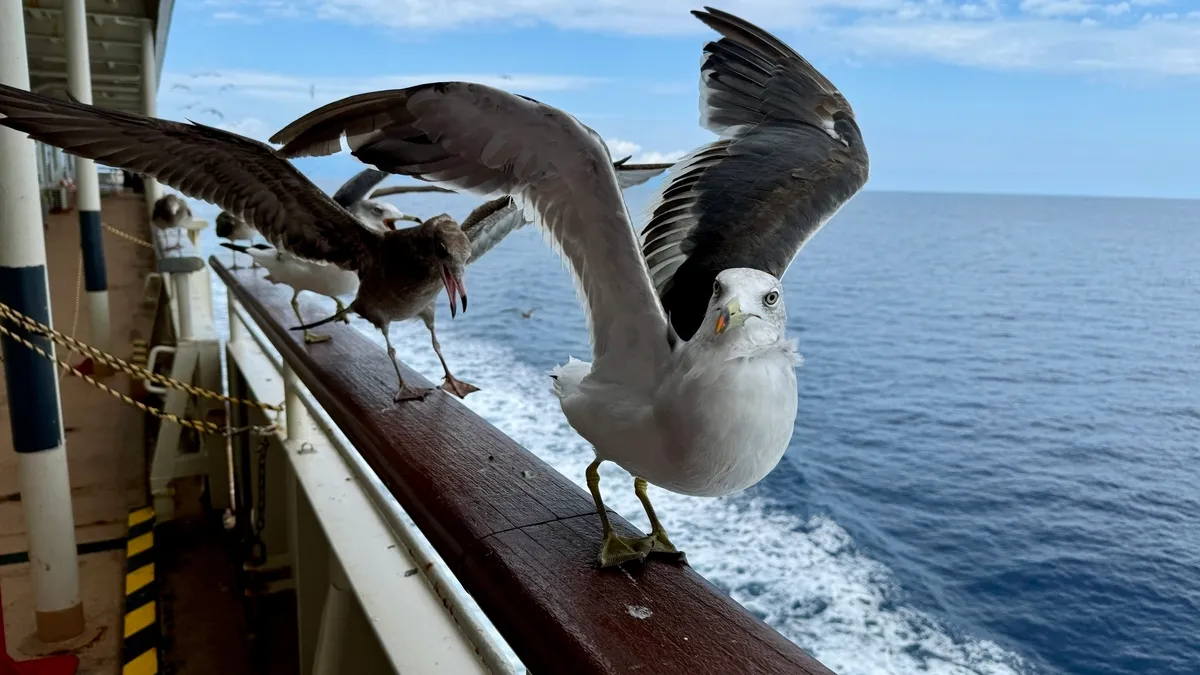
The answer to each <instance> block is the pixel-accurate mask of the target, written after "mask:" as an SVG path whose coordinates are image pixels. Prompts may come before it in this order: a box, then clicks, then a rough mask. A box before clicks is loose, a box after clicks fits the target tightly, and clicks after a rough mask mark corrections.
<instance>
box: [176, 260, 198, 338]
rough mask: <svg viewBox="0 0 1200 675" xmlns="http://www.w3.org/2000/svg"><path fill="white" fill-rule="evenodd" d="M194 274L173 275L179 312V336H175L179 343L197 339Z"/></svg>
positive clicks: (180, 273)
mask: <svg viewBox="0 0 1200 675" xmlns="http://www.w3.org/2000/svg"><path fill="white" fill-rule="evenodd" d="M193 274H195V273H194V272H179V273H177V274H172V275H171V280H172V281H174V282H175V303H176V307H177V309H178V311H179V335H176V336H175V339H176V340H177V341H178V342H183V341H184V340H191V339H192V338H193V337H195V332H194V331H193V328H192V275H193Z"/></svg>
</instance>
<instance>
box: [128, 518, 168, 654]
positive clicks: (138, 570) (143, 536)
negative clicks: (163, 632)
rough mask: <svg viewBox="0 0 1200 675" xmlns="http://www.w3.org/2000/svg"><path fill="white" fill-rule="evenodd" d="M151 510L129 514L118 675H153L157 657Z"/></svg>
mask: <svg viewBox="0 0 1200 675" xmlns="http://www.w3.org/2000/svg"><path fill="white" fill-rule="evenodd" d="M154 522H155V518H154V509H153V507H146V508H141V509H137V510H135V511H131V512H130V514H129V533H128V534H127V535H126V543H125V632H124V640H123V641H122V645H121V663H122V664H123V665H122V667H121V675H155V674H156V673H158V672H159V670H160V669H161V664H160V661H161V658H160V655H159V628H158V626H159V623H158V622H159V616H158V614H159V611H158V583H157V581H156V580H155V576H154V557H155V556H154Z"/></svg>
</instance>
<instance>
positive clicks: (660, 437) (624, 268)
mask: <svg viewBox="0 0 1200 675" xmlns="http://www.w3.org/2000/svg"><path fill="white" fill-rule="evenodd" d="M693 14H694V15H695V16H696V17H697V18H699V19H700V20H701V21H703V22H704V23H705V24H706V25H708V26H709V27H710V28H712V29H714V30H715V31H717V32H718V33H720V34H721V36H722V37H721V38H720V39H719V40H716V41H714V42H709V43H708V44H706V45H705V47H704V58H703V61H702V63H701V78H700V89H701V96H700V100H701V119H702V123H703V125H704V126H705V127H706V128H708V129H710V130H713V131H715V132H717V133H719V134H720V135H721V137H720V139H718V140H716V141H713V142H711V143H708V144H706V145H704V146H702V147H701V148H699V149H697V150H696V151H695V152H693V153H692V154H691V155H690V156H689V157H687V158H685V159H684V160H682V161H681V162H679V163H677V164H676V165H675V169H674V170H673V171H672V172H671V173H670V175H669V176H668V179H667V180H666V181H664V185H663V186H662V187H661V189H660V190H659V194H658V197H657V198H656V199H655V200H654V202H653V205H652V210H651V214H650V220H649V222H648V223H647V226H646V228H645V229H644V231H643V233H642V237H641V241H640V242H639V238H638V237H637V235H636V234H635V232H634V229H633V226H632V222H631V219H630V216H629V213H628V211H627V210H626V207H625V203H624V200H623V199H622V195H621V191H620V187H619V184H618V181H617V174H616V171H614V169H613V166H612V163H611V162H612V160H611V158H610V156H609V153H608V149H607V147H606V146H605V144H604V142H603V140H602V139H601V137H600V136H599V134H597V133H596V132H595V131H593V130H592V129H590V128H588V127H587V126H585V125H584V124H582V123H581V122H579V120H577V119H576V118H574V117H572V116H571V115H569V114H567V113H565V112H563V111H561V110H559V109H557V108H554V107H552V106H549V105H545V104H543V103H540V102H538V101H536V100H533V99H531V98H528V97H525V96H518V95H514V94H510V93H508V92H505V91H502V90H499V89H495V88H492V87H488V86H484V85H479V84H471V83H464V82H440V83H433V84H424V85H418V86H414V87H408V88H406V89H396V90H390V91H381V92H374V93H368V94H361V95H358V96H352V97H349V98H346V99H343V100H340V101H336V102H334V103H331V104H329V105H326V106H324V107H322V108H320V109H318V110H316V111H313V112H312V113H309V114H308V115H305V116H304V117H302V118H301V119H299V120H297V121H295V122H293V123H292V124H290V125H288V126H287V127H286V128H284V129H283V130H282V131H280V132H279V133H278V134H276V135H275V136H274V137H273V138H272V139H271V141H272V142H274V143H283V144H284V147H283V148H282V149H281V150H280V154H281V155H283V156H286V157H302V156H321V155H330V154H333V153H335V152H338V151H339V150H340V149H341V138H342V137H343V136H344V137H346V139H347V141H348V145H349V146H350V151H351V154H353V155H354V156H355V157H356V158H358V159H359V160H360V161H362V162H364V163H366V164H368V165H371V166H374V167H376V168H378V169H380V170H383V171H388V172H390V173H396V174H402V175H407V176H412V177H415V178H418V179H421V180H425V181H428V182H433V183H440V184H444V185H446V186H448V187H450V188H453V189H456V190H466V191H470V192H473V193H476V194H481V195H497V194H507V195H511V197H512V198H513V199H514V201H515V203H516V204H517V205H518V206H519V207H520V208H521V209H522V210H523V211H526V212H528V213H529V214H530V220H536V221H537V222H538V223H539V227H540V228H541V229H542V230H543V231H544V232H545V233H546V234H547V235H548V236H549V238H550V239H552V240H553V243H554V244H555V245H556V247H557V248H558V250H559V251H560V253H561V255H562V257H563V258H564V260H565V262H567V263H568V265H569V267H570V269H571V270H572V272H573V276H574V279H575V281H576V284H577V288H578V291H579V293H580V295H581V296H582V300H583V302H584V304H585V305H586V309H587V313H588V319H589V321H588V325H589V329H590V332H591V341H592V355H593V360H592V362H591V363H585V362H583V361H579V360H575V359H573V358H572V359H569V360H568V363H567V364H566V365H563V366H559V367H557V368H555V369H554V370H553V371H552V373H551V376H552V377H553V379H554V384H553V391H554V393H555V394H556V395H557V396H558V397H559V399H560V402H561V405H562V409H563V412H564V414H565V415H566V417H567V420H568V421H569V422H570V424H571V426H572V427H573V428H574V429H575V430H576V431H578V432H579V434H580V435H581V436H583V437H584V438H585V439H587V440H588V441H590V442H591V443H592V445H593V446H594V448H595V452H596V460H595V461H594V462H593V463H592V464H591V465H590V466H589V467H588V469H587V484H588V487H589V489H590V490H591V492H592V497H593V499H594V500H595V503H596V510H597V513H598V514H599V518H600V521H601V526H602V528H603V532H604V540H603V545H602V547H601V550H600V553H599V556H598V563H599V564H600V566H602V567H606V566H611V565H618V564H621V563H623V562H626V561H631V560H642V559H644V558H645V557H646V556H647V555H648V554H650V553H665V554H668V555H678V551H677V550H676V549H675V547H674V546H673V545H672V544H671V542H670V540H669V539H668V537H667V535H666V532H665V530H664V528H663V527H662V524H661V523H660V522H659V520H658V518H657V516H656V514H655V512H654V509H653V507H652V506H651V504H650V501H649V498H648V496H647V494H646V486H647V482H650V483H654V484H655V485H658V486H660V487H662V488H665V489H668V490H671V491H673V492H677V493H681V494H686V495H695V496H708V497H718V496H723V495H728V494H731V493H735V492H738V491H740V490H743V489H745V488H748V487H750V486H752V485H754V484H755V483H757V482H758V481H759V480H761V479H762V478H763V477H764V476H765V475H766V474H767V473H769V472H770V471H771V470H772V469H773V468H774V467H775V466H776V464H777V463H778V462H779V460H780V458H782V456H783V453H784V451H785V450H786V449H787V446H788V443H789V441H790V439H791V436H792V431H793V426H794V424H795V418H796V407H797V392H796V372H795V368H796V365H797V364H798V363H799V356H798V354H797V353H796V345H795V342H794V341H793V340H791V339H788V338H787V336H786V331H785V329H786V312H785V309H784V301H783V295H782V286H781V284H780V277H781V276H782V274H783V273H784V271H785V270H786V268H787V266H788V264H789V263H790V262H791V260H792V259H793V258H794V257H795V256H796V254H797V253H798V252H799V250H800V249H801V247H803V245H804V244H805V243H806V242H807V241H809V239H810V238H811V237H812V236H813V235H814V234H815V233H816V232H817V231H818V230H819V229H820V228H821V226H822V225H823V224H824V223H825V222H826V221H827V220H828V219H829V218H830V217H832V216H833V214H834V213H835V212H836V211H837V209H838V208H839V207H840V206H841V205H842V204H843V203H844V202H846V201H847V200H849V199H850V198H851V197H853V196H854V195H855V194H856V193H857V192H858V191H859V190H860V189H861V188H862V186H863V185H864V184H865V183H866V181H867V177H868V166H869V163H868V158H867V152H866V148H865V146H864V144H863V140H862V136H861V134H860V132H859V128H858V124H857V122H856V121H855V119H854V113H853V111H852V110H851V108H850V105H849V103H847V102H846V99H845V98H844V97H843V96H842V95H841V93H839V92H838V90H837V89H836V88H835V87H834V86H833V84H832V83H830V82H829V80H827V79H826V78H825V77H824V76H823V75H821V74H820V73H819V72H818V71H817V70H816V69H815V68H813V66H812V65H811V64H809V63H808V62H807V61H806V60H805V59H804V58H803V57H801V56H800V55H799V54H797V53H796V52H795V51H793V50H792V49H791V48H790V47H788V46H787V45H786V44H784V43H783V42H781V41H780V40H778V39H777V38H775V37H774V36H772V35H771V34H769V33H767V32H766V31H764V30H762V29H760V28H758V27H757V26H755V25H753V24H750V23H749V22H747V21H744V20H742V19H740V18H738V17H736V16H733V15H731V14H728V13H725V12H721V11H718V10H714V9H711V8H706V10H705V11H703V12H700V11H697V12H693ZM664 306H665V307H666V310H665V311H664ZM681 331H682V332H686V333H687V334H688V335H687V338H686V339H685V338H684V337H683V336H682V335H681ZM606 460H611V461H613V462H616V463H617V464H619V465H620V466H622V467H624V468H625V469H626V470H628V471H629V472H630V473H631V474H633V476H634V490H635V492H636V493H637V495H638V497H639V498H640V500H641V501H642V504H643V506H644V507H645V509H646V512H647V515H648V516H649V519H650V523H651V528H652V530H651V533H650V535H649V536H647V537H643V538H638V539H631V538H625V537H620V536H618V535H616V534H615V532H614V531H613V529H612V527H611V525H610V524H609V520H608V516H607V513H606V511H605V508H604V503H603V501H602V499H601V495H600V490H599V481H600V476H599V472H598V469H599V466H600V464H601V463H602V462H603V461H606Z"/></svg>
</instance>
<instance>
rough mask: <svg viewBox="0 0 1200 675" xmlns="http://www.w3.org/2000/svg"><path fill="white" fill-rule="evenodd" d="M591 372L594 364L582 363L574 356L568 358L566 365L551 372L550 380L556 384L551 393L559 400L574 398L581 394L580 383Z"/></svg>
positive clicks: (551, 388)
mask: <svg viewBox="0 0 1200 675" xmlns="http://www.w3.org/2000/svg"><path fill="white" fill-rule="evenodd" d="M591 372H592V364H590V363H588V362H587V361H580V360H579V359H577V358H575V357H574V356H570V357H567V362H566V363H565V364H563V365H561V366H555V367H554V368H553V369H552V370H551V371H550V379H552V380H554V384H553V385H552V386H551V387H550V393H552V394H554V395H555V396H557V397H558V398H559V400H565V399H567V398H569V397H571V396H574V395H575V394H577V393H579V383H580V382H582V381H583V378H585V377H587V376H588V373H591Z"/></svg>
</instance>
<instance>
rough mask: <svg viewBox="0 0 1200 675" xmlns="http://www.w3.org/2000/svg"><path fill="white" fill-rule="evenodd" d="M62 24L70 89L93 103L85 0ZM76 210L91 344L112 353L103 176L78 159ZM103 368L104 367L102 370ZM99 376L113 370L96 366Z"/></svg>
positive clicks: (75, 2)
mask: <svg viewBox="0 0 1200 675" xmlns="http://www.w3.org/2000/svg"><path fill="white" fill-rule="evenodd" d="M63 23H64V24H66V26H65V27H66V34H67V35H66V37H67V40H66V42H67V88H68V90H69V91H70V92H71V95H72V96H74V97H75V98H77V99H79V101H80V102H81V103H87V104H91V102H92V69H91V64H90V62H89V61H88V37H87V32H88V31H87V9H86V8H85V7H84V0H64V2H63ZM75 189H76V191H77V192H76V200H77V203H76V207H77V208H78V209H79V245H80V246H81V247H82V248H83V285H84V288H85V289H87V297H88V317H89V318H90V320H91V329H90V331H89V333H88V337H89V340H88V341H89V342H90V343H91V345H92V346H93V347H96V348H97V349H100V350H103V351H106V352H111V351H112V325H111V317H110V316H109V309H108V272H107V270H106V269H105V266H104V231H103V230H102V229H101V227H100V177H99V176H98V175H97V173H96V163H95V162H93V161H92V160H90V159H84V158H82V157H77V158H76V159H75ZM102 366H103V367H102ZM95 367H96V369H97V372H98V374H100V375H108V374H110V373H111V372H112V369H111V368H109V367H108V366H107V365H104V364H101V363H96V364H95Z"/></svg>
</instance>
